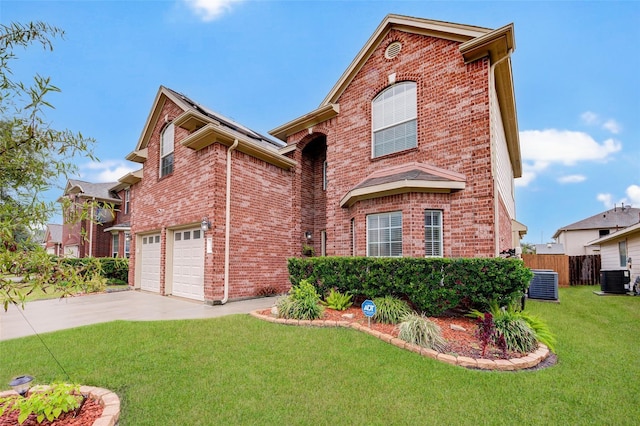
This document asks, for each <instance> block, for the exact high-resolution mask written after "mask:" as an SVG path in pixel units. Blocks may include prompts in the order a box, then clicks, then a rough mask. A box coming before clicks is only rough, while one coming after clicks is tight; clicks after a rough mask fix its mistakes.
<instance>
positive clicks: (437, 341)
mask: <svg viewBox="0 0 640 426" xmlns="http://www.w3.org/2000/svg"><path fill="white" fill-rule="evenodd" d="M398 338H400V339H402V340H404V341H405V342H409V343H413V344H414V345H418V346H422V347H423V348H428V349H433V350H434V351H438V352H442V351H443V350H444V348H445V346H446V345H447V341H446V340H445V339H444V338H443V337H442V331H441V330H440V327H438V325H437V324H436V323H434V322H433V321H431V320H429V319H428V318H427V317H425V316H424V315H416V314H411V315H407V316H406V317H404V318H403V320H402V322H401V323H400V326H399V333H398Z"/></svg>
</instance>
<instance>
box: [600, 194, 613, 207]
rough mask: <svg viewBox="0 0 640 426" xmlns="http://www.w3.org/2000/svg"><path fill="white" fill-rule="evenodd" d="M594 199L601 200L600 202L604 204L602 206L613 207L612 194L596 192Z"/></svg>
mask: <svg viewBox="0 0 640 426" xmlns="http://www.w3.org/2000/svg"><path fill="white" fill-rule="evenodd" d="M596 199H597V200H598V201H600V202H602V204H604V207H605V208H607V209H610V208H611V207H613V195H611V194H598V195H597V196H596Z"/></svg>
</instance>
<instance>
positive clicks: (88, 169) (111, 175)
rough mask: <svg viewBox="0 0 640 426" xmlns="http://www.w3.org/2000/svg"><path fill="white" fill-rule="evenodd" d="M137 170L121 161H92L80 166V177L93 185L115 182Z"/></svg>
mask: <svg viewBox="0 0 640 426" xmlns="http://www.w3.org/2000/svg"><path fill="white" fill-rule="evenodd" d="M137 169H138V167H132V166H130V165H129V164H128V163H126V162H125V161H122V160H105V161H99V162H97V161H93V162H91V163H86V164H83V165H81V166H80V177H81V178H82V179H84V180H86V181H89V182H93V183H101V182H116V181H117V180H118V179H120V178H121V177H123V176H124V175H126V174H127V173H131V172H133V171H135V170H137Z"/></svg>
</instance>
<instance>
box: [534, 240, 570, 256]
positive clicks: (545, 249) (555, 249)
mask: <svg viewBox="0 0 640 426" xmlns="http://www.w3.org/2000/svg"><path fill="white" fill-rule="evenodd" d="M535 247H536V254H564V246H563V245H562V244H553V243H547V244H536V245H535Z"/></svg>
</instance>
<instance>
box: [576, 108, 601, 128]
mask: <svg viewBox="0 0 640 426" xmlns="http://www.w3.org/2000/svg"><path fill="white" fill-rule="evenodd" d="M580 118H581V119H582V121H583V122H584V123H585V124H589V125H591V124H598V122H599V121H600V119H599V118H598V114H596V113H595V112H591V111H586V112H583V113H582V114H581V115H580Z"/></svg>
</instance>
